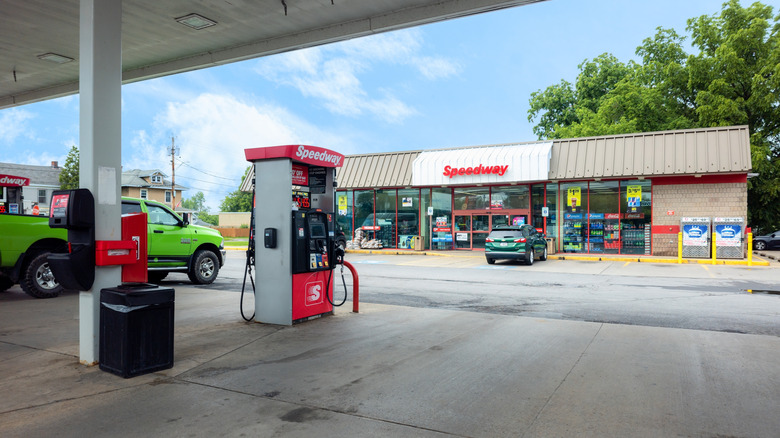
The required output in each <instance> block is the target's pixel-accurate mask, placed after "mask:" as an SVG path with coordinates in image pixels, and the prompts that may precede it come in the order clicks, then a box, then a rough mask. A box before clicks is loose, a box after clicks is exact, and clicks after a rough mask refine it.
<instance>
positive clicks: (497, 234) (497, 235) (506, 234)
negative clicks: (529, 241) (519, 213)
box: [488, 230, 524, 239]
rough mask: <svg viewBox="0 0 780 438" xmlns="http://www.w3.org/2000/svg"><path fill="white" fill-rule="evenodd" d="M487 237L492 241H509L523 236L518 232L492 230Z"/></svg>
mask: <svg viewBox="0 0 780 438" xmlns="http://www.w3.org/2000/svg"><path fill="white" fill-rule="evenodd" d="M488 237H490V238H492V239H509V238H517V237H524V236H523V232H522V231H520V230H494V231H491V232H490V235H489V236H488Z"/></svg>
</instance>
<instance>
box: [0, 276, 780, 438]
mask: <svg viewBox="0 0 780 438" xmlns="http://www.w3.org/2000/svg"><path fill="white" fill-rule="evenodd" d="M238 300H239V294H238V293H235V292H216V291H209V290H199V289H195V288H190V287H177V288H176V327H175V366H174V368H173V369H170V370H166V371H163V372H158V373H154V374H150V375H144V376H139V377H135V378H132V379H122V378H121V377H117V376H114V375H113V374H109V373H106V372H103V371H101V370H99V369H98V368H97V367H85V366H82V365H79V363H78V357H77V356H78V345H77V343H78V328H77V326H78V321H77V318H78V303H77V301H78V295H76V294H66V295H64V296H62V297H60V298H57V299H53V300H34V299H31V298H28V297H27V296H26V295H24V294H23V293H22V292H21V291H20V290H19V288H18V286H17V287H14V288H12V289H11V290H10V291H9V292H5V293H2V294H0V370H2V375H0V394H2V397H0V436H3V437H17V436H18V437H29V436H44V437H45V436H58V437H67V436H74V437H75V436H172V437H173V436H176V437H178V436H195V437H201V436H202V437H211V436H242V435H245V436H257V437H270V436H284V437H304V436H307V437H308V436H324V437H347V436H349V437H352V436H355V437H367V436H377V437H384V436H388V437H396V436H404V437H405V436H424V437H427V436H431V437H434V436H468V437H517V436H526V437H550V436H555V437H569V436H578V437H579V436H586V437H587V436H590V437H605V436H632V437H637V436H639V437H645V436H647V437H668V436H704V437H714V436H739V437H743V436H744V437H748V436H749V437H776V436H777V435H778V431H780V416H778V415H777V406H778V405H780V366H778V364H780V338H777V337H771V336H755V335H741V334H731V333H722V332H706V331H693V330H679V329H667V328H653V327H638V326H624V325H611V324H600V323H589V322H577V321H560V320H547V319H537V318H525V317H515V316H503V315H492V314H484V313H471V312H459V311H449V310H433V309H420V308H408V307H397V306H384V305H371V304H364V303H361V313H359V314H355V313H351V312H350V311H349V309H351V305H350V304H351V303H347V305H345V306H344V307H341V308H339V309H337V310H336V312H335V315H333V316H329V317H325V318H322V319H318V320H314V321H310V322H307V323H303V324H300V325H296V326H292V327H276V326H267V325H262V324H256V323H245V322H244V321H243V320H242V319H241V317H240V315H239V301H238ZM246 301H247V303H245V309H246V308H249V309H251V308H252V304H251V297H249V298H247V299H246Z"/></svg>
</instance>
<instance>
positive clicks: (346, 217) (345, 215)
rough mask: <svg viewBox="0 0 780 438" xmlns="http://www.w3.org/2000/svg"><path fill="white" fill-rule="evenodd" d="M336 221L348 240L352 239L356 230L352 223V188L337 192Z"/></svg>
mask: <svg viewBox="0 0 780 438" xmlns="http://www.w3.org/2000/svg"><path fill="white" fill-rule="evenodd" d="M336 208H338V211H337V212H336V213H337V214H336V222H338V224H339V226H340V227H341V230H342V231H343V232H344V236H346V238H347V240H352V238H353V236H354V232H355V230H354V229H353V224H352V190H347V191H343V192H337V193H336Z"/></svg>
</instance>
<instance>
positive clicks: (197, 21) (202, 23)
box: [176, 14, 217, 30]
mask: <svg viewBox="0 0 780 438" xmlns="http://www.w3.org/2000/svg"><path fill="white" fill-rule="evenodd" d="M176 21H178V22H179V23H181V24H183V25H185V26H187V27H191V28H193V29H195V30H201V29H205V28H207V27H211V26H216V25H217V22H216V21H214V20H209V19H208V18H206V17H204V16H202V15H198V14H189V15H185V16H183V17H179V18H177V19H176Z"/></svg>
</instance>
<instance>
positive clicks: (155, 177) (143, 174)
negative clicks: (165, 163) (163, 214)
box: [122, 169, 188, 208]
mask: <svg viewBox="0 0 780 438" xmlns="http://www.w3.org/2000/svg"><path fill="white" fill-rule="evenodd" d="M167 177H168V175H166V174H164V173H163V172H161V171H160V170H159V169H152V170H141V169H133V170H128V171H125V172H122V196H129V197H131V198H141V199H149V200H151V201H158V202H162V203H164V204H167V205H169V206H171V207H172V208H173V205H172V202H173V196H172V195H173V194H174V193H173V192H172V191H171V187H172V184H171V181H170V180H168V179H166V178H167ZM187 189H188V187H184V186H182V185H179V184H176V187H175V195H176V196H175V197H176V204H177V205H181V200H182V191H184V190H187Z"/></svg>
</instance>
